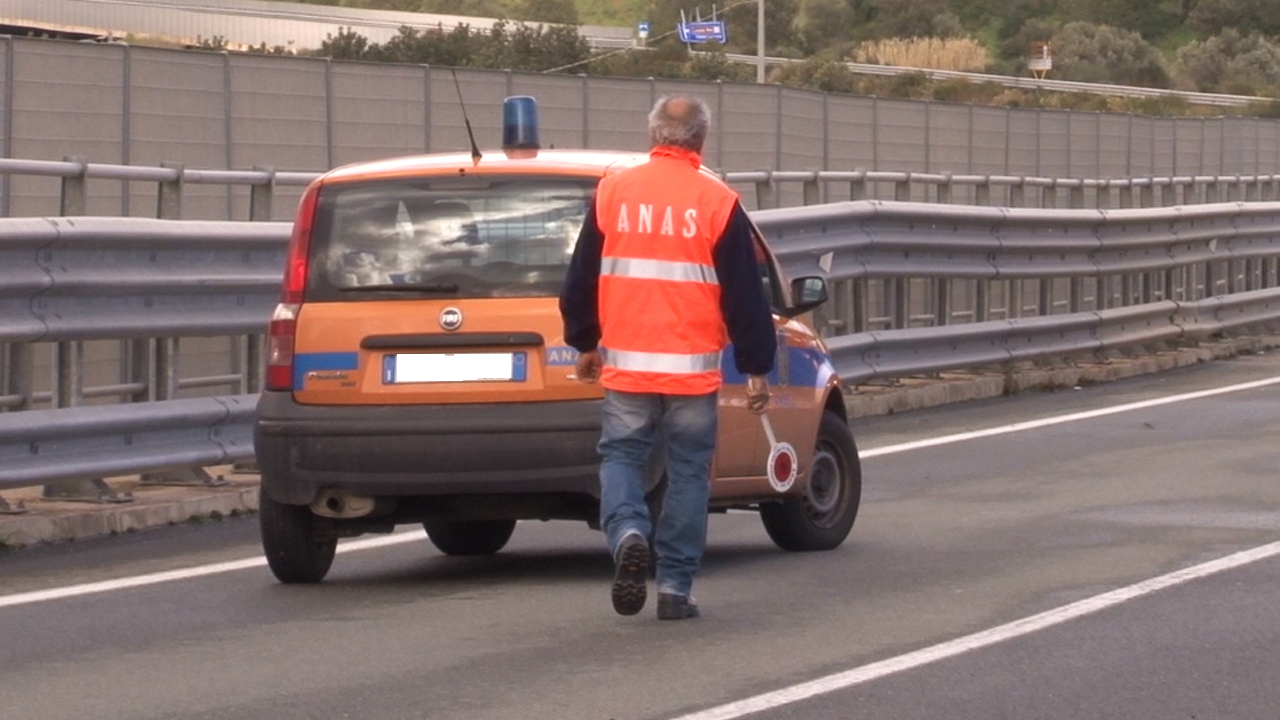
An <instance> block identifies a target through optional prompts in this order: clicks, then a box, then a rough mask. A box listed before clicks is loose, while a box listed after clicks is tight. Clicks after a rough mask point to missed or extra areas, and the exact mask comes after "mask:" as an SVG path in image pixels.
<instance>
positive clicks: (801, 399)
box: [255, 113, 861, 583]
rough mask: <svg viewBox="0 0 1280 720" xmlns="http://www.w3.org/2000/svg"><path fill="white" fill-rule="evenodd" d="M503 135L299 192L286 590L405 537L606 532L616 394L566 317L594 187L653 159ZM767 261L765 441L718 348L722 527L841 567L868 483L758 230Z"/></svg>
mask: <svg viewBox="0 0 1280 720" xmlns="http://www.w3.org/2000/svg"><path fill="white" fill-rule="evenodd" d="M526 115H528V113H526ZM504 139H505V140H506V141H507V142H506V143H505V147H504V148H503V150H502V151H497V152H488V153H483V154H479V153H474V154H473V155H467V154H436V155H426V156H420V157H408V158H400V159H392V160H385V161H378V162H367V163H361V164H358V165H351V166H348V167H343V168H339V169H337V170H333V171H331V172H329V173H327V174H325V175H324V176H322V177H320V178H319V179H317V180H316V181H315V182H313V183H312V184H311V185H310V187H308V188H307V190H306V192H305V193H304V195H303V197H302V200H301V202H300V204H299V209H298V214H297V220H296V222H295V224H294V227H293V235H292V240H291V243H290V246H289V250H288V254H287V266H286V268H285V274H284V284H283V289H282V293H281V300H280V304H279V306H278V307H277V309H276V311H275V314H274V316H273V317H272V319H271V322H270V329H269V333H268V339H267V355H268V367H267V376H266V382H265V389H264V392H263V393H262V395H261V398H260V401H259V404H258V413H257V420H256V427H255V449H256V453H257V458H258V464H259V466H260V468H261V472H262V487H261V490H262V493H261V498H260V513H259V517H260V521H261V526H262V543H263V549H264V551H265V554H266V557H267V560H268V563H269V565H270V567H271V570H272V572H273V573H274V574H275V576H276V577H277V578H278V579H279V580H280V581H282V582H286V583H305V582H317V581H319V580H321V579H322V578H323V577H324V576H325V574H326V573H327V572H328V570H329V567H330V565H331V564H332V562H333V557H334V551H335V547H336V543H337V541H338V539H339V538H341V537H348V536H354V535H359V534H362V533H369V532H389V531H391V530H393V529H394V527H395V526H396V525H399V524H404V523H422V524H423V525H424V526H425V528H426V531H427V536H428V537H429V539H430V541H431V542H432V543H433V544H434V545H435V546H436V547H437V548H438V549H439V550H441V551H443V552H444V553H447V554H451V555H485V554H490V553H496V552H498V551H499V550H501V549H502V548H503V546H504V545H505V544H506V543H507V541H508V539H509V538H510V537H511V535H512V532H513V530H514V528H515V526H516V521H517V520H530V519H537V520H552V519H564V520H578V521H585V522H587V523H589V524H592V525H593V526H597V525H598V513H599V480H598V475H597V473H598V463H599V457H598V455H597V453H596V443H597V441H598V440H599V436H600V409H601V408H600V406H601V403H602V398H603V391H602V390H601V388H600V386H599V385H586V384H583V383H581V382H579V381H578V380H577V379H576V377H575V376H574V370H575V368H574V364H575V361H576V359H577V352H576V351H575V350H573V349H572V348H570V347H568V346H567V345H566V344H565V341H564V333H563V326H562V323H561V318H560V314H559V310H558V305H557V298H558V295H559V291H560V286H561V283H562V282H563V279H564V276H565V273H566V269H567V266H568V263H569V259H570V256H571V254H572V252H573V247H574V243H575V241H576V238H577V236H578V231H579V229H580V228H581V225H582V222H583V219H584V216H585V214H586V208H587V204H588V203H589V202H591V198H592V194H593V192H594V190H595V187H596V184H597V182H598V181H599V180H600V179H601V178H602V177H604V176H606V175H608V174H610V173H613V172H617V171H618V170H620V169H622V168H626V167H630V166H633V165H635V164H638V163H642V162H645V161H646V160H647V155H635V154H628V153H621V152H599V151H569V150H553V151H539V150H538V149H537V142H536V129H535V128H533V127H523V126H522V127H516V128H504ZM756 251H757V258H758V260H759V270H760V281H761V283H762V285H763V287H764V288H765V291H766V293H767V295H768V298H769V300H770V303H771V305H772V307H773V312H774V318H775V322H776V325H777V332H778V338H779V344H778V346H779V349H778V358H777V362H776V367H775V369H774V371H773V373H772V374H771V375H770V376H769V381H770V383H771V386H772V390H773V401H772V403H771V405H770V409H769V411H768V414H767V418H768V421H769V422H768V425H769V426H770V427H769V431H766V428H765V423H763V422H762V419H761V417H760V416H757V415H754V414H752V413H751V412H749V411H748V410H747V403H746V378H745V377H743V376H742V375H740V374H739V373H738V372H737V371H736V369H735V368H734V365H733V361H732V359H731V353H730V352H726V353H724V356H725V358H726V359H725V361H724V366H723V369H724V378H725V384H724V388H723V390H722V391H721V393H720V419H719V437H718V446H717V454H716V457H715V461H714V466H713V467H714V477H712V478H711V505H710V508H709V509H710V511H712V512H717V511H720V512H722V511H725V510H728V509H731V508H742V509H751V510H754V511H758V512H759V514H760V517H761V519H762V520H763V524H764V529H765V530H766V532H767V533H768V535H769V537H770V538H772V539H773V541H774V542H775V543H776V544H777V545H778V546H780V547H782V548H784V549H786V550H796V551H802V550H824V549H830V548H834V547H836V546H838V545H839V544H840V543H842V542H843V541H844V539H845V538H846V536H847V535H848V533H849V531H850V528H851V527H852V526H853V523H854V520H855V518H856V516H857V512H858V504H859V499H860V495H861V471H860V467H859V461H858V455H857V450H856V448H855V445H854V441H853V437H852V435H851V433H850V430H849V426H848V422H847V415H846V411H845V406H844V401H843V397H842V394H841V392H840V380H839V378H838V377H837V376H836V373H835V371H834V370H833V368H832V364H831V362H830V359H829V357H828V355H827V353H826V349H825V347H824V346H823V343H822V341H821V339H820V338H819V336H818V335H817V334H816V333H815V332H814V330H813V328H812V327H811V326H810V324H809V323H808V322H807V320H806V313H807V311H809V310H811V309H812V308H813V307H816V306H817V305H818V304H820V303H821V302H823V301H824V300H825V299H826V286H825V283H824V281H823V280H822V279H821V278H818V277H809V278H797V279H794V280H791V281H788V280H787V278H785V277H784V276H783V274H782V272H781V270H780V268H779V266H778V263H777V262H776V261H775V259H774V257H773V255H772V254H771V253H770V251H769V248H768V246H767V244H766V243H765V240H764V238H762V237H760V235H759V233H758V232H757V235H756ZM637 311H641V309H639V308H637ZM770 431H771V432H772V433H773V434H774V435H775V436H776V439H777V441H778V443H779V444H780V445H778V446H775V445H773V444H771V442H770V440H769V432H770ZM781 443H785V444H786V446H789V447H790V448H791V449H792V451H790V452H787V451H785V450H786V447H785V446H782V445H781ZM650 476H651V478H650V483H649V491H650V492H649V496H650V498H651V502H652V504H653V506H654V507H655V509H656V508H658V507H660V497H661V493H662V491H663V488H664V487H665V482H664V478H663V476H662V472H661V467H660V466H657V465H655V467H654V469H653V471H652V472H651V473H650Z"/></svg>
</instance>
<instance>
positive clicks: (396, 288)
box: [340, 283, 459, 295]
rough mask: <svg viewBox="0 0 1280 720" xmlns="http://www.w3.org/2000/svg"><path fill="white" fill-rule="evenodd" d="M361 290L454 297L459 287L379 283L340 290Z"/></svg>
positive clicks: (433, 284)
mask: <svg viewBox="0 0 1280 720" xmlns="http://www.w3.org/2000/svg"><path fill="white" fill-rule="evenodd" d="M361 290H376V291H382V292H428V293H444V294H447V295H452V294H454V293H456V292H458V290H459V287H458V284H457V283H377V284H374V285H355V286H353V287H344V288H340V291H341V292H359V291H361Z"/></svg>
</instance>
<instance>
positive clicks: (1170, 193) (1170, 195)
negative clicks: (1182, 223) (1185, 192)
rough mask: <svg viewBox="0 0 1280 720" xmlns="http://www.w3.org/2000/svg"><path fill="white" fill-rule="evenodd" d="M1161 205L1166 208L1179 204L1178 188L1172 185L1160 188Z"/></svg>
mask: <svg viewBox="0 0 1280 720" xmlns="http://www.w3.org/2000/svg"><path fill="white" fill-rule="evenodd" d="M1160 204H1161V205H1162V206H1164V207H1173V206H1174V205H1177V204H1178V188H1176V187H1174V186H1173V185H1172V184H1169V185H1162V186H1160Z"/></svg>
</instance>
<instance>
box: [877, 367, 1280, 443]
mask: <svg viewBox="0 0 1280 720" xmlns="http://www.w3.org/2000/svg"><path fill="white" fill-rule="evenodd" d="M1277 383H1280V377H1273V378H1267V379H1265V380H1255V381H1253V382H1247V383H1240V384H1239V385H1227V386H1225V387H1220V388H1212V389H1210V390H1197V391H1196V392H1190V393H1183V394H1181V395H1170V396H1168V397H1162V398H1154V399H1151V400H1140V401H1138V402H1132V403H1126V404H1124V405H1116V406H1114V407H1107V408H1098V409H1097V410H1084V411H1081V412H1075V413H1069V414H1067V415H1056V416H1054V417H1048V418H1041V419H1039V420H1028V421H1026V422H1018V423H1013V424H1011V425H1001V426H999V427H993V428H987V429H985V430H973V431H970V432H962V433H956V434H955V435H943V436H942V437H936V438H928V439H926V440H914V441H912V442H905V443H900V444H898V445H885V446H884V447H878V448H870V449H868V450H859V451H858V457H859V458H860V459H863V460H865V459H867V458H873V457H880V456H881V455H894V454H897V453H901V452H907V451H908V450H920V449H922V448H930V447H936V446H938V445H950V444H951V443H957V442H963V441H965V440H977V439H978V438H984V437H992V436H994V435H1007V434H1009V433H1016V432H1022V431H1023V430H1035V429H1037V428H1042V427H1049V426H1051V425H1061V424H1063V423H1069V422H1075V421H1077V420H1092V419H1093V418H1100V417H1106V416H1107V415H1116V414H1118V413H1123V412H1131V411H1133V410H1145V409H1146V408H1151V407H1159V406H1160V405H1169V404H1172V403H1179V402H1185V401H1187V400H1199V399H1201V398H1207V397H1213V396H1214V395H1225V394H1227V393H1233V392H1242V391H1244V390H1256V389H1257V388H1262V387H1267V386H1268V385H1275V384H1277Z"/></svg>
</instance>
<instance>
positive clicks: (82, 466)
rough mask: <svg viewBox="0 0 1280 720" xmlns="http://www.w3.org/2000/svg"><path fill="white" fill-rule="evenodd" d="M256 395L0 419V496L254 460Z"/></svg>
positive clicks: (5, 415) (31, 413) (20, 414)
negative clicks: (47, 485)
mask: <svg viewBox="0 0 1280 720" xmlns="http://www.w3.org/2000/svg"><path fill="white" fill-rule="evenodd" d="M256 404H257V396H256V395H236V396H227V397H213V398H195V399H189V400H169V401H166V402H157V403H136V404H128V405H101V406H96V407H84V408H76V409H75V410H74V411H70V412H68V411H67V410H61V409H59V410H33V411H29V412H14V413H0V466H3V470H0V489H5V488H15V487H22V486H25V485H39V484H41V483H47V482H50V481H51V480H59V481H67V480H94V479H101V478H103V477H110V476H117V475H130V474H140V473H150V472H156V471H159V470H165V469H170V468H173V469H180V468H190V467H204V466H208V465H221V464H224V463H230V462H234V461H236V460H244V459H248V458H250V457H252V456H253V416H254V411H255V406H256Z"/></svg>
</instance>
